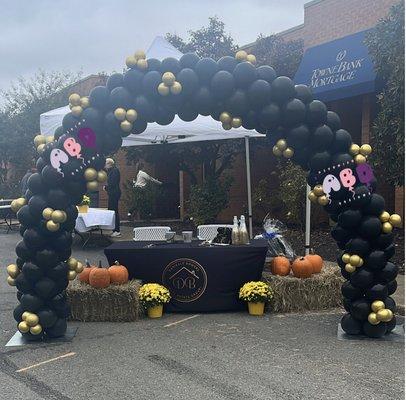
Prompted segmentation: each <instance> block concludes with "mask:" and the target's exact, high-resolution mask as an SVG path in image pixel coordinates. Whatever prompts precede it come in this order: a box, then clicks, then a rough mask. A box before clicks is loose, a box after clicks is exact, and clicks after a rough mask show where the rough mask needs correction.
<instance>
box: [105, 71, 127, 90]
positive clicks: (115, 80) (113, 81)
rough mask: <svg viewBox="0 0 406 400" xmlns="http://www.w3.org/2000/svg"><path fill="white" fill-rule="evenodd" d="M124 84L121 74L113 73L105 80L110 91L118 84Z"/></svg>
mask: <svg viewBox="0 0 406 400" xmlns="http://www.w3.org/2000/svg"><path fill="white" fill-rule="evenodd" d="M123 85H124V80H123V74H119V73H115V74H112V75H110V76H109V78H108V79H107V82H106V87H107V89H108V90H110V92H111V91H112V90H113V89H114V88H116V87H119V86H123Z"/></svg>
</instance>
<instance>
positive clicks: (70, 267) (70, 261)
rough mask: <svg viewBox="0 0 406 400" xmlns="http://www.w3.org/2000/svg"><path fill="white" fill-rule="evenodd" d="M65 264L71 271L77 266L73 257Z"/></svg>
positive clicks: (76, 261)
mask: <svg viewBox="0 0 406 400" xmlns="http://www.w3.org/2000/svg"><path fill="white" fill-rule="evenodd" d="M66 263H67V264H68V267H69V269H70V270H71V271H73V270H75V269H76V267H77V265H78V260H76V258H74V257H70V258H69V259H68V261H67V262H66Z"/></svg>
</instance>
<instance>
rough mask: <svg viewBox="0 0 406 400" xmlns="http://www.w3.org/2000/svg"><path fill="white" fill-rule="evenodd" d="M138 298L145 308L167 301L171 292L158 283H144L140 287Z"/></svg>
mask: <svg viewBox="0 0 406 400" xmlns="http://www.w3.org/2000/svg"><path fill="white" fill-rule="evenodd" d="M139 298H140V301H141V304H142V305H143V306H144V307H145V308H150V307H154V306H157V305H159V304H164V303H169V301H170V299H171V294H170V293H169V290H168V289H167V288H166V287H165V286H162V285H160V284H158V283H146V284H145V285H142V286H141V287H140V291H139Z"/></svg>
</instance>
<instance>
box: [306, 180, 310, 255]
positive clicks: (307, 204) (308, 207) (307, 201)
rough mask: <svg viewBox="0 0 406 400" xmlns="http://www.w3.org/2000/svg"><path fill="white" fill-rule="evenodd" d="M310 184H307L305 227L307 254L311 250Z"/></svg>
mask: <svg viewBox="0 0 406 400" xmlns="http://www.w3.org/2000/svg"><path fill="white" fill-rule="evenodd" d="M309 193H310V186H309V185H306V229H305V255H307V254H309V252H310V212H311V203H310V200H309Z"/></svg>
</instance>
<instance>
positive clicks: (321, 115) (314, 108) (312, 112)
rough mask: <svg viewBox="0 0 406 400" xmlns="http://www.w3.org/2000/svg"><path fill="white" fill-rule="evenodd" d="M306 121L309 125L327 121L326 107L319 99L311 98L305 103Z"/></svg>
mask: <svg viewBox="0 0 406 400" xmlns="http://www.w3.org/2000/svg"><path fill="white" fill-rule="evenodd" d="M307 121H308V122H309V124H310V125H321V124H325V123H326V122H327V108H326V106H325V104H324V103H322V102H321V101H319V100H313V101H312V102H310V103H309V104H308V105H307Z"/></svg>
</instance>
